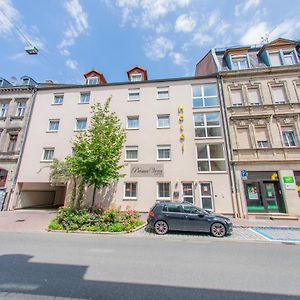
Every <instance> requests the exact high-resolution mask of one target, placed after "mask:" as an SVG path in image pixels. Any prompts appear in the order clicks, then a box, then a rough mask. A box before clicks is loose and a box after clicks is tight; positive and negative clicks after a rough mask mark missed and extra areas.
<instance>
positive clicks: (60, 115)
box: [16, 79, 233, 214]
mask: <svg viewBox="0 0 300 300" xmlns="http://www.w3.org/2000/svg"><path fill="white" fill-rule="evenodd" d="M208 82H214V80H213V79H202V80H201V79H195V80H180V81H169V82H147V83H145V82H142V83H137V84H129V83H128V84H125V85H108V86H100V87H99V86H96V87H91V86H85V87H81V88H68V89H66V88H65V89H57V90H56V89H49V90H40V91H38V94H37V98H36V103H35V107H34V111H33V115H32V120H31V124H30V129H29V133H28V139H27V141H26V145H25V149H24V156H23V160H22V163H21V167H20V172H19V177H18V182H19V183H46V182H48V181H49V179H48V178H49V167H48V166H49V163H45V162H41V158H42V152H43V148H45V147H55V154H54V157H55V158H58V159H64V158H65V157H66V156H67V155H70V154H71V152H72V151H71V145H72V144H71V140H72V139H74V137H75V134H76V132H75V131H74V126H75V119H76V118H80V117H88V118H89V116H90V111H91V105H92V104H94V103H96V102H101V103H103V102H104V101H105V100H106V99H107V98H108V97H109V96H112V101H111V110H112V111H115V112H116V113H117V114H118V116H119V117H120V119H121V122H122V123H123V124H124V127H125V126H126V122H127V116H136V115H138V116H139V123H140V127H139V129H138V130H127V140H126V143H125V146H138V157H139V158H138V161H137V162H134V164H163V165H164V176H163V177H139V178H133V177H130V165H131V164H133V163H131V162H124V155H125V154H124V153H123V154H122V161H121V162H120V163H121V164H123V163H128V165H127V166H126V167H125V168H124V169H123V170H122V172H123V173H124V174H125V177H124V178H122V179H121V180H119V182H118V184H117V185H116V187H115V190H114V194H113V195H114V197H113V201H112V203H113V204H114V205H116V206H119V207H121V208H122V209H125V208H126V207H131V208H134V209H137V210H139V211H147V210H149V208H150V207H151V206H152V205H153V204H154V203H155V200H156V199H157V182H164V181H168V182H170V183H171V193H173V192H174V191H179V192H180V196H179V198H180V199H181V193H182V191H181V189H182V188H181V182H183V181H188V182H193V183H194V187H195V204H197V205H200V192H199V182H208V181H209V182H212V185H213V194H214V205H215V210H216V211H218V212H222V213H229V214H230V213H232V211H233V210H232V204H231V203H232V201H231V188H230V183H229V177H228V173H227V172H221V173H209V172H208V173H198V172H197V161H196V139H195V137H194V125H193V112H194V111H195V110H198V111H200V110H199V109H193V108H192V89H191V85H192V84H203V83H208ZM159 86H169V95H170V98H169V99H168V100H157V87H159ZM128 88H140V101H128ZM84 91H90V92H91V101H90V104H79V103H78V102H79V98H80V92H84ZM54 93H64V103H63V105H53V104H52V102H53V94H54ZM181 105H184V116H185V119H184V122H183V124H184V134H185V141H184V145H185V146H184V152H182V146H181V143H180V139H179V135H180V128H179V126H180V123H179V121H178V107H179V106H181ZM218 110H219V108H207V109H204V111H218ZM158 114H170V122H171V125H170V128H169V129H157V128H156V124H157V115H158ZM49 119H60V127H59V131H58V132H57V133H50V132H47V126H48V120H49ZM198 142H201V143H205V142H208V140H205V139H204V140H203V139H202V140H199V141H198ZM209 142H220V143H222V142H223V139H222V138H221V139H211V140H209ZM161 144H163V145H166V144H169V145H171V160H170V161H157V145H161ZM126 181H136V182H138V196H137V200H135V201H127V200H126V201H125V200H123V194H124V182H126ZM88 198H91V192H90V193H89V194H88ZM16 205H17V204H16Z"/></svg>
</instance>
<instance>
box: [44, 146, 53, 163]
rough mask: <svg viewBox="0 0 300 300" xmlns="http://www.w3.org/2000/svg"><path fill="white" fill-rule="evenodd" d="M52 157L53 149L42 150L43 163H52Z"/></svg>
mask: <svg viewBox="0 0 300 300" xmlns="http://www.w3.org/2000/svg"><path fill="white" fill-rule="evenodd" d="M53 156H54V148H44V151H43V157H42V160H43V161H52V160H53Z"/></svg>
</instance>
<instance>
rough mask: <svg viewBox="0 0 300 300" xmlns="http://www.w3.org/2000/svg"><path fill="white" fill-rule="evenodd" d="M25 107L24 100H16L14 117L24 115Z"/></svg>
mask: <svg viewBox="0 0 300 300" xmlns="http://www.w3.org/2000/svg"><path fill="white" fill-rule="evenodd" d="M25 107H26V103H25V102H23V101H22V102H18V104H17V111H16V117H24V114H25Z"/></svg>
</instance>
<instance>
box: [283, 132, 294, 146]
mask: <svg viewBox="0 0 300 300" xmlns="http://www.w3.org/2000/svg"><path fill="white" fill-rule="evenodd" d="M282 138H283V142H284V146H286V147H296V146H297V140H296V135H295V132H294V130H293V129H283V130H282Z"/></svg>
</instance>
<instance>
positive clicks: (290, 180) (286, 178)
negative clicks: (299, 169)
mask: <svg viewBox="0 0 300 300" xmlns="http://www.w3.org/2000/svg"><path fill="white" fill-rule="evenodd" d="M283 182H284V183H295V180H294V176H283Z"/></svg>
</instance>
